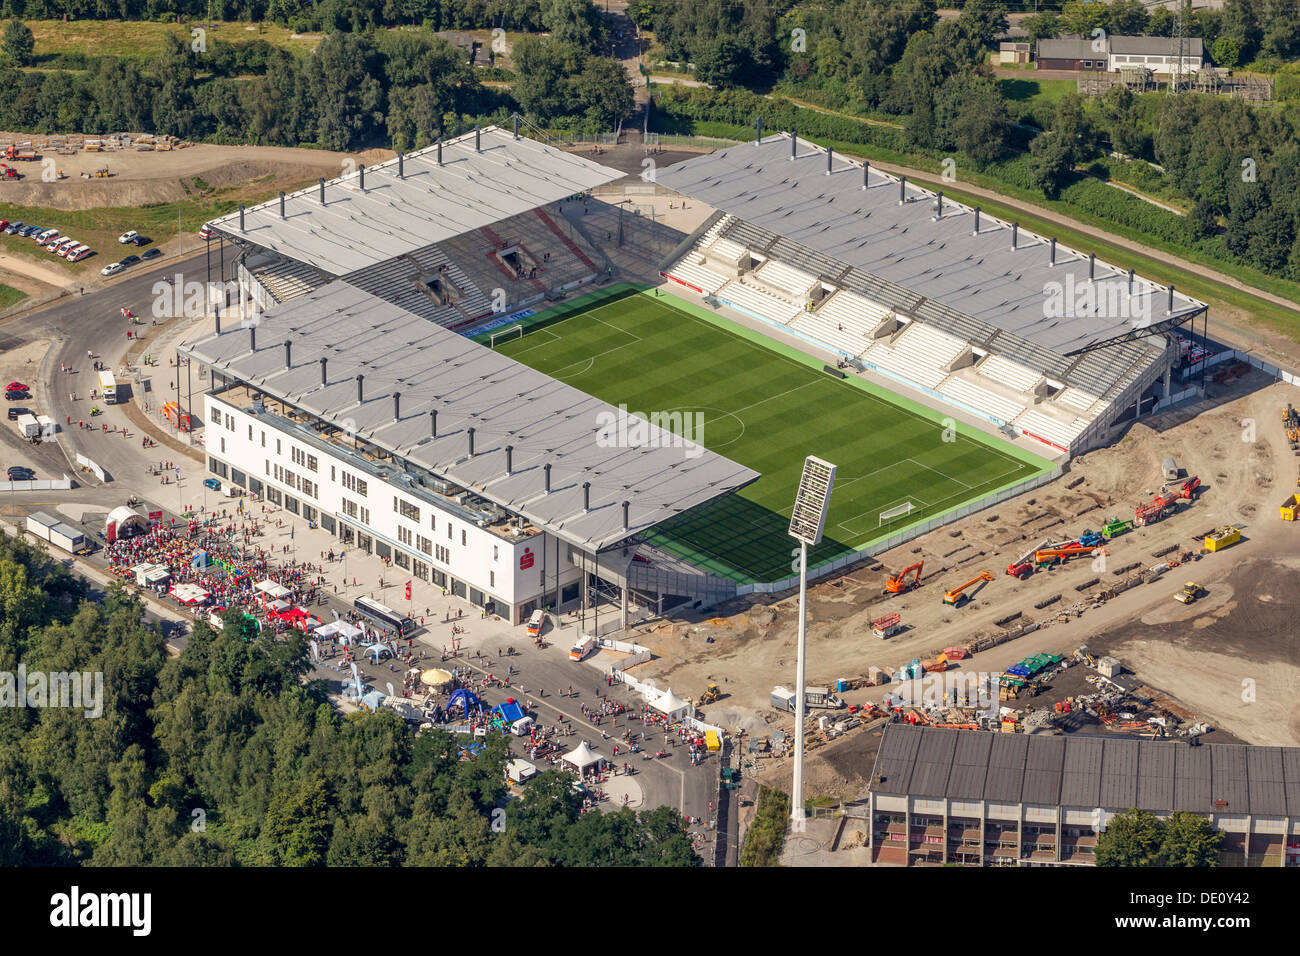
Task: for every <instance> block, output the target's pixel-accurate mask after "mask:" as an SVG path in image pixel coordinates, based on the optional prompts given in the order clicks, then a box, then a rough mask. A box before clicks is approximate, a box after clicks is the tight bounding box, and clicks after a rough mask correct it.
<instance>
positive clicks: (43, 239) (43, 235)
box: [36, 229, 59, 246]
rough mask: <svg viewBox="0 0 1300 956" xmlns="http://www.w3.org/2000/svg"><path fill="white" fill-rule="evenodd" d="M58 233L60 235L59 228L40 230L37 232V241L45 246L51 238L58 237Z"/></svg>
mask: <svg viewBox="0 0 1300 956" xmlns="http://www.w3.org/2000/svg"><path fill="white" fill-rule="evenodd" d="M58 235H59V230H57V229H46V230H45V231H44V232H40V233H37V234H36V241H37V243H39V244H40V245H42V246H43V245H45V244H46V243H48V242H49V241H50V240H51V239H57V238H58Z"/></svg>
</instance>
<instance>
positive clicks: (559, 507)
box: [180, 281, 759, 549]
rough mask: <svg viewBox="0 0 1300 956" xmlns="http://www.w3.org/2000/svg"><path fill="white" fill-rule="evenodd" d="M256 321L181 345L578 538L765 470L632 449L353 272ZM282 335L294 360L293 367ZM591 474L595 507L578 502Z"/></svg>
mask: <svg viewBox="0 0 1300 956" xmlns="http://www.w3.org/2000/svg"><path fill="white" fill-rule="evenodd" d="M254 331H255V332H256V333H257V351H256V352H253V351H251V350H250V347H249V346H250V341H251V340H250V333H249V331H248V330H242V329H240V330H227V331H225V332H224V333H223V334H221V335H215V334H212V335H207V336H204V337H203V338H200V339H198V340H197V341H195V342H190V343H186V344H185V345H183V346H181V348H180V351H181V352H182V353H183V354H185V355H188V356H191V357H193V358H194V359H195V360H196V361H199V362H201V363H203V364H206V365H211V366H212V367H213V368H214V369H216V371H217V372H219V373H221V374H223V375H225V376H227V377H229V378H233V379H236V380H238V381H240V382H244V383H246V384H248V385H249V386H251V387H252V388H255V389H258V390H260V391H262V392H264V393H266V394H267V395H269V396H271V397H273V398H276V399H279V400H281V401H284V402H286V403H287V404H289V405H291V406H294V407H296V408H299V409H302V410H304V411H306V412H309V413H310V414H312V415H314V416H316V417H318V418H320V419H322V420H324V421H327V422H330V423H332V424H335V425H338V426H339V427H340V428H343V429H344V430H345V431H352V432H355V433H356V434H357V436H358V437H359V438H361V439H363V440H365V441H368V442H371V443H372V444H374V445H375V446H377V447H379V448H382V449H384V450H386V451H389V452H391V453H393V455H394V456H395V457H397V458H398V459H404V460H408V461H411V462H414V463H416V464H417V465H420V466H422V467H424V468H427V469H428V470H429V471H431V472H432V473H434V474H435V475H439V476H441V477H444V478H447V479H450V480H451V481H453V482H455V483H456V484H458V485H462V486H464V487H466V488H471V489H473V490H474V491H475V492H476V493H478V494H481V495H482V496H483V497H484V498H486V499H488V500H489V501H492V502H495V503H496V504H498V505H500V506H502V507H503V508H505V509H507V510H508V511H510V512H512V513H515V514H519V515H523V516H524V517H525V518H527V519H528V520H529V521H531V522H533V523H534V524H535V525H537V526H538V527H541V528H545V529H546V530H548V531H550V532H552V533H553V534H555V535H557V536H559V537H561V538H563V539H564V540H566V541H569V542H571V543H574V544H577V545H579V546H580V547H583V548H587V549H591V548H602V547H606V546H608V545H610V544H613V543H615V542H618V541H621V540H623V539H625V538H627V537H629V536H630V535H633V534H636V533H637V532H640V531H644V530H646V529H648V528H650V527H652V526H654V525H656V524H658V523H660V522H662V521H665V520H667V519H668V518H672V517H675V516H676V515H678V514H680V513H682V512H683V511H685V510H687V509H688V508H693V507H695V506H696V505H699V504H702V503H703V502H705V501H709V500H711V499H713V498H716V497H718V496H719V495H722V494H725V493H726V492H728V491H732V490H735V489H737V488H740V487H743V486H744V485H747V484H749V483H750V482H752V481H754V480H756V479H757V478H758V477H759V474H758V472H756V471H753V470H751V469H749V468H745V467H743V466H742V465H738V464H736V463H735V462H733V461H730V460H728V459H726V458H723V457H722V456H721V455H717V454H714V453H713V452H710V451H708V450H707V449H705V448H703V447H702V446H699V445H696V444H694V443H692V442H683V441H682V440H681V439H679V438H677V437H676V436H675V435H672V433H670V432H667V431H663V430H660V429H658V428H656V427H655V426H653V425H650V424H649V423H645V426H644V427H645V429H646V441H644V442H642V443H640V444H638V445H630V442H629V441H621V440H618V436H617V435H614V436H613V438H614V440H610V439H609V437H608V436H604V437H602V435H601V427H602V424H604V423H606V422H615V421H617V415H618V410H617V409H615V408H613V407H612V406H610V405H608V404H606V403H605V402H601V401H598V400H597V399H595V398H592V397H591V396H589V395H586V394H584V393H583V392H580V391H578V390H577V389H575V388H573V387H571V386H569V385H565V384H563V383H562V382H558V381H556V380H555V379H552V378H550V377H549V376H547V375H544V374H542V373H541V372H537V371H534V370H533V369H531V368H528V367H527V366H525V365H521V364H520V363H518V362H516V361H514V360H513V359H510V358H507V357H506V356H504V355H502V354H501V353H499V352H495V351H493V350H492V349H489V348H486V347H484V346H482V345H478V344H476V343H475V342H472V341H470V340H469V339H467V338H465V337H464V336H462V335H458V334H457V333H455V332H451V331H449V330H447V329H444V328H441V327H439V326H437V325H435V324H433V323H432V322H428V321H426V320H425V319H422V318H420V317H418V316H416V315H413V314H412V313H410V312H407V311H405V310H404V309H401V308H399V307H398V306H396V305H393V304H392V303H389V302H385V301H384V300H382V299H379V298H377V297H376V296H373V295H370V294H368V293H366V292H363V291H361V290H359V289H356V288H354V287H352V286H350V285H348V284H347V283H345V282H341V281H336V282H332V283H330V284H329V285H327V286H324V287H322V288H320V289H317V290H315V291H312V292H309V293H307V294H305V295H302V296H299V297H297V298H295V299H293V300H291V301H290V302H288V303H285V304H284V305H280V306H277V307H275V308H273V309H270V310H268V311H267V312H266V313H264V314H263V315H262V317H261V321H260V323H259V324H258V326H257V327H256V329H255V330H254ZM286 341H287V342H291V343H292V344H291V347H290V355H291V358H292V361H293V365H292V367H286V365H285V344H284V343H285V342H286ZM322 358H324V359H326V360H327V366H326V369H327V373H328V384H325V385H322V384H321V365H320V361H321V359H322ZM358 375H361V376H364V383H363V385H364V389H363V398H364V401H363V402H358V401H357V389H358V383H357V381H356V379H357V376H358ZM395 393H400V395H401V399H400V409H399V410H400V412H401V419H400V420H396V419H395V418H394V414H393V413H394V394H395ZM433 411H436V412H437V431H438V437H437V438H433V437H431V433H432V424H433V422H432V420H431V415H430V413H431V412H433ZM636 421H637V422H639V421H640V419H636ZM470 428H473V429H474V456H473V457H470V456H469V440H470V439H469V433H468V430H469V429H470ZM625 434H626V433H625ZM507 446H510V447H512V448H513V457H512V462H511V465H512V468H511V472H510V473H509V474H507V473H506V462H505V456H506V448H507ZM547 464H550V465H551V492H550V493H549V494H548V493H546V492H545V491H544V478H543V466H544V465H547ZM585 482H590V484H591V498H590V505H591V507H590V510H584V508H583V489H582V485H583V483H585ZM623 502H627V503H628V509H629V521H628V528H627V529H626V530H625V529H624V527H623V509H622V504H623Z"/></svg>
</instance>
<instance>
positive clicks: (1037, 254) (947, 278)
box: [656, 133, 1205, 355]
mask: <svg viewBox="0 0 1300 956" xmlns="http://www.w3.org/2000/svg"><path fill="white" fill-rule="evenodd" d="M792 143H793V144H794V146H793V149H792ZM792 156H793V158H792ZM828 168H829V170H830V172H829V173H828V171H827V170H828ZM868 179H869V183H868V188H866V189H864V188H863V164H862V163H860V162H857V161H856V160H851V159H848V158H846V157H843V156H840V155H838V154H833V155H832V154H829V153H828V152H827V151H826V150H825V149H823V148H822V147H820V146H817V145H816V144H814V143H808V142H805V141H804V140H792V139H791V137H790V135H789V134H788V133H782V134H780V135H777V136H768V137H765V138H763V140H762V141H761V142H750V143H740V144H737V145H735V146H731V147H729V148H727V149H723V150H719V151H717V152H714V153H710V154H708V155H706V156H700V157H697V158H694V159H688V160H686V161H685V162H681V163H678V164H676V165H674V166H669V167H668V168H666V169H661V170H659V171H658V172H657V174H656V181H657V182H658V183H659V184H660V185H663V186H668V187H669V188H671V189H675V190H677V191H678V192H680V193H682V194H683V195H686V196H690V197H692V198H693V199H696V200H698V201H700V202H702V203H706V204H707V205H709V206H712V207H714V208H715V209H720V210H722V211H724V212H728V213H730V214H732V215H733V216H735V217H736V218H738V219H741V220H744V221H746V222H750V223H753V224H754V225H756V226H758V227H760V228H762V229H766V230H768V231H770V232H773V233H776V234H778V235H781V236H786V237H788V238H790V239H791V240H792V241H794V242H796V243H799V244H800V245H802V246H804V247H806V248H808V249H811V250H813V251H815V252H819V253H822V254H823V255H826V256H829V257H830V258H832V259H834V260H836V262H839V263H843V264H844V265H845V266H846V267H853V268H855V269H858V270H861V271H862V272H864V273H866V274H868V275H869V276H871V277H874V278H877V279H880V280H883V281H885V282H888V283H894V284H896V285H898V286H902V287H904V288H906V289H910V290H912V291H914V292H917V293H918V294H920V295H921V296H924V297H925V298H926V299H927V300H932V301H934V302H937V303H940V304H942V305H944V306H947V307H948V308H950V309H952V310H954V311H956V312H958V313H960V314H962V315H965V316H968V317H970V318H973V319H979V320H982V321H984V322H987V323H988V324H990V325H992V326H994V327H995V328H999V329H1003V330H1005V331H1007V332H1012V333H1014V334H1016V335H1018V336H1020V337H1021V338H1024V339H1026V340H1028V341H1030V342H1032V343H1034V344H1036V345H1039V346H1042V347H1043V348H1046V349H1049V350H1050V351H1053V352H1055V353H1057V354H1059V355H1069V354H1073V353H1076V352H1079V351H1082V350H1085V349H1089V348H1097V347H1100V346H1102V345H1104V344H1107V343H1109V342H1112V341H1115V340H1116V339H1121V338H1126V337H1132V336H1133V335H1134V334H1135V333H1137V332H1141V331H1142V330H1146V329H1149V330H1150V331H1156V330H1158V328H1159V327H1160V326H1161V325H1162V324H1165V323H1177V322H1181V321H1185V320H1186V319H1187V318H1189V317H1190V316H1192V315H1196V314H1198V313H1199V312H1201V311H1202V310H1203V309H1204V308H1205V304H1204V303H1202V302H1199V301H1197V300H1196V299H1192V298H1190V297H1188V296H1186V295H1181V294H1177V293H1176V294H1175V296H1174V306H1173V310H1172V312H1171V313H1170V312H1167V311H1166V309H1167V305H1168V292H1167V290H1166V289H1165V288H1164V287H1162V286H1159V285H1156V284H1155V283H1152V282H1150V281H1149V280H1146V279H1140V278H1135V279H1134V282H1133V287H1132V292H1131V293H1130V292H1129V289H1128V273H1127V272H1126V271H1124V270H1121V269H1119V268H1118V267H1116V266H1112V265H1109V264H1107V263H1104V262H1101V261H1097V262H1096V264H1095V269H1096V271H1095V273H1094V274H1095V276H1096V278H1097V279H1098V280H1112V281H1110V282H1107V283H1105V285H1104V286H1102V285H1098V286H1097V287H1096V291H1098V292H1100V291H1104V292H1105V293H1106V294H1105V295H1098V294H1092V293H1093V290H1091V289H1089V290H1088V291H1087V292H1085V291H1084V290H1085V289H1088V287H1089V286H1090V283H1089V278H1088V277H1089V269H1090V266H1089V258H1088V256H1087V255H1085V254H1083V253H1080V252H1076V251H1074V250H1072V249H1069V248H1067V247H1065V246H1062V245H1058V246H1057V247H1056V264H1055V265H1052V264H1051V263H1050V252H1049V240H1047V239H1045V238H1043V237H1041V236H1036V235H1034V234H1032V233H1030V232H1028V231H1026V230H1023V229H1021V230H1019V231H1018V235H1017V238H1016V242H1015V248H1014V249H1013V248H1012V240H1011V236H1012V226H1011V225H1010V224H1008V223H1005V222H1002V221H1000V220H997V219H994V218H993V217H991V216H988V215H982V216H981V218H980V228H979V232H978V234H976V233H975V229H974V224H975V215H974V210H973V209H971V208H970V207H967V206H963V205H960V204H958V203H955V202H953V201H951V200H948V199H945V200H944V203H943V216H942V219H938V220H936V218H935V217H936V213H935V205H936V204H935V194H934V193H933V192H930V191H929V190H926V189H922V188H920V187H918V186H915V185H913V184H911V183H908V184H906V186H905V187H903V192H904V193H905V195H906V201H905V202H902V203H900V201H899V197H900V185H899V182H900V181H899V178H898V177H895V176H889V175H887V174H885V173H882V172H879V171H878V170H875V169H870V170H869V171H868ZM824 278H827V279H833V278H834V277H833V276H826V277H824ZM1053 295H1054V296H1056V297H1058V299H1059V300H1061V301H1063V302H1066V303H1068V304H1069V305H1070V306H1071V309H1070V311H1076V309H1075V308H1074V306H1075V304H1076V303H1080V302H1081V297H1082V296H1084V295H1087V296H1088V298H1089V299H1090V300H1091V301H1089V302H1088V304H1087V308H1086V314H1082V315H1078V316H1073V315H1072V316H1069V317H1060V316H1057V315H1054V314H1049V312H1051V311H1052V310H1051V309H1049V308H1048V305H1049V302H1051V301H1052V296H1053ZM1143 334H1146V333H1143Z"/></svg>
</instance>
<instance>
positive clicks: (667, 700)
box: [650, 687, 691, 720]
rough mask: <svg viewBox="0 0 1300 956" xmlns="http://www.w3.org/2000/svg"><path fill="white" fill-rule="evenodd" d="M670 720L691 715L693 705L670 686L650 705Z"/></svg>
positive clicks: (681, 718) (682, 718)
mask: <svg viewBox="0 0 1300 956" xmlns="http://www.w3.org/2000/svg"><path fill="white" fill-rule="evenodd" d="M650 706H651V707H653V708H654V709H655V710H657V711H659V712H660V713H661V714H663V715H664V716H666V717H667V718H668V719H669V720H684V719H685V718H687V717H689V716H690V715H691V705H690V703H689V702H688V701H684V700H682V699H681V698H680V697H678V696H677V695H676V694H674V693H673V689H672V688H671V687H670V688H668V689H667V690H666V691H664V692H663V693H662V694H661V695H660V696H659V699H658V700H656V701H655V702H654V703H652V704H651V705H650Z"/></svg>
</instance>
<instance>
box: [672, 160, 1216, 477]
mask: <svg viewBox="0 0 1300 956" xmlns="http://www.w3.org/2000/svg"><path fill="white" fill-rule="evenodd" d="M658 181H659V182H660V184H662V185H665V186H668V187H670V188H673V189H675V190H677V191H678V192H680V193H682V194H683V195H685V196H688V197H690V198H692V199H694V200H695V201H696V202H699V203H701V204H708V205H710V206H712V207H713V208H714V209H715V210H717V212H716V213H715V215H714V216H712V217H711V218H710V219H709V220H707V221H706V222H705V224H704V225H703V226H702V227H701V228H700V229H699V230H697V234H696V235H695V236H694V237H692V238H691V240H690V241H688V242H687V243H685V244H684V248H683V247H679V250H678V252H677V253H676V254H675V256H674V257H672V258H670V260H669V261H667V262H665V263H663V264H662V267H661V269H660V274H661V276H663V277H664V278H665V279H668V280H671V282H672V283H674V284H675V285H676V286H678V287H684V288H686V289H690V290H692V291H694V292H695V293H697V294H699V295H700V296H702V297H704V298H705V300H706V302H707V303H708V304H711V305H718V306H726V307H730V308H732V309H735V310H737V311H739V312H741V313H744V314H746V315H748V316H750V317H752V318H755V319H758V320H760V321H761V322H765V323H768V324H771V325H774V326H779V327H781V328H782V329H783V330H785V331H787V332H788V333H791V334H794V335H795V336H797V337H799V338H802V339H804V340H805V341H807V342H809V343H810V344H812V345H815V346H817V347H819V348H822V349H825V350H827V351H830V352H833V353H836V354H838V355H839V356H841V358H842V359H843V360H845V361H846V362H847V363H849V364H850V365H851V366H853V367H854V368H855V369H857V370H858V372H859V374H865V375H869V376H870V375H875V376H879V377H880V378H881V379H882V380H885V381H888V382H890V383H891V384H892V385H902V386H905V387H906V388H909V389H912V390H915V391H918V392H920V393H922V394H923V395H926V396H928V397H930V398H933V399H937V400H939V401H941V402H945V403H948V404H950V405H952V406H954V407H957V408H960V409H962V410H963V411H965V412H968V413H970V414H972V415H975V416H978V417H980V418H983V419H985V420H987V421H989V422H991V423H992V424H995V425H997V426H999V427H1008V426H1009V427H1010V428H1011V429H1014V430H1015V431H1016V433H1017V434H1018V435H1019V436H1021V437H1023V438H1025V439H1028V440H1031V441H1033V442H1037V443H1040V444H1042V445H1046V446H1048V447H1049V448H1050V449H1052V450H1053V452H1054V453H1061V454H1065V455H1072V454H1078V453H1081V452H1082V451H1085V450H1086V449H1088V448H1091V447H1096V446H1098V445H1102V444H1106V443H1108V442H1109V440H1110V429H1111V425H1112V424H1113V423H1114V422H1115V421H1116V420H1117V419H1119V418H1121V417H1122V416H1124V415H1125V414H1126V413H1128V412H1130V411H1133V410H1134V409H1135V408H1136V407H1138V403H1139V400H1140V399H1141V398H1142V396H1143V395H1145V394H1147V393H1148V391H1149V390H1150V389H1152V387H1153V386H1155V385H1156V384H1157V383H1158V382H1162V384H1163V396H1164V397H1165V398H1167V397H1168V396H1169V394H1170V385H1171V373H1172V368H1173V365H1174V364H1175V362H1176V359H1177V350H1176V348H1174V347H1173V346H1172V345H1171V344H1170V343H1169V341H1168V340H1167V338H1166V336H1165V335H1164V334H1163V333H1165V332H1166V331H1168V330H1170V329H1172V328H1174V327H1176V326H1177V325H1180V324H1183V323H1186V322H1189V321H1191V320H1192V319H1194V318H1196V317H1198V316H1200V315H1202V314H1203V313H1204V311H1205V306H1204V304H1203V303H1201V302H1198V301H1196V300H1194V299H1191V298H1189V297H1187V296H1185V295H1182V294H1179V293H1177V292H1176V290H1174V288H1173V287H1172V286H1170V287H1167V288H1166V287H1161V286H1158V285H1156V284H1154V283H1152V282H1150V281H1148V280H1146V279H1142V278H1140V277H1136V276H1134V275H1133V274H1132V273H1124V272H1123V271H1122V270H1120V269H1118V268H1116V267H1114V266H1110V265H1108V264H1106V263H1103V262H1099V261H1098V260H1097V259H1096V258H1095V256H1087V255H1084V254H1082V253H1079V252H1075V251H1073V250H1070V249H1067V248H1065V247H1064V246H1059V245H1058V244H1057V243H1056V242H1055V241H1054V240H1049V239H1046V238H1043V237H1039V236H1035V235H1032V234H1030V233H1028V232H1026V231H1022V230H1020V229H1019V227H1018V226H1017V225H1015V224H1013V223H1005V222H1001V221H999V220H995V219H993V218H991V217H989V216H982V215H981V213H980V211H979V210H978V209H972V208H969V207H966V206H962V205H959V204H956V203H953V202H952V201H951V200H944V199H943V198H942V196H941V195H940V194H935V193H931V192H929V191H926V190H922V189H919V188H917V187H916V186H914V185H911V184H908V183H907V182H906V181H905V180H901V179H899V178H898V177H893V176H888V175H885V174H883V173H880V172H878V171H877V170H873V169H870V168H869V167H867V166H865V165H864V164H862V163H858V162H856V161H852V160H848V159H846V158H844V157H841V156H838V155H836V154H834V153H832V152H830V151H828V150H823V149H821V148H820V147H817V146H815V145H813V144H809V143H805V142H804V141H802V140H798V139H795V138H793V137H791V136H789V135H786V134H782V135H778V136H770V137H767V138H763V139H760V140H758V141H756V142H754V143H750V144H744V145H737V146H735V147H732V148H729V149H726V150H722V151H720V152H716V153H712V154H710V155H707V156H702V157H699V158H696V159H691V160H687V161H685V162H683V163H679V164H677V165H675V166H672V167H669V168H668V169H665V170H660V171H659V175H658ZM1076 288H1079V289H1082V288H1087V289H1088V290H1095V293H1096V294H1095V296H1094V298H1095V302H1093V305H1092V306H1091V311H1089V310H1088V309H1087V308H1085V309H1084V310H1083V311H1082V312H1081V314H1078V315H1069V314H1061V315H1057V314H1055V313H1054V312H1053V309H1052V306H1051V301H1052V299H1051V296H1052V295H1053V294H1056V295H1057V296H1058V298H1059V297H1060V295H1061V292H1062V290H1065V294H1066V297H1067V298H1068V293H1069V291H1072V290H1075V289H1076ZM1089 301H1092V300H1089ZM1160 397H1161V396H1160V395H1159V394H1157V399H1159V398H1160ZM1134 413H1136V412H1134Z"/></svg>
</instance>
